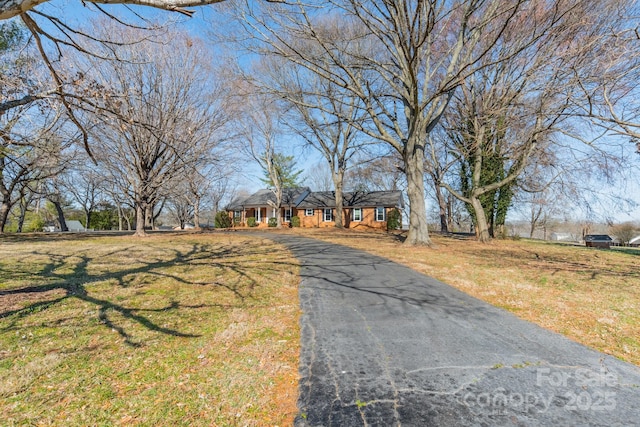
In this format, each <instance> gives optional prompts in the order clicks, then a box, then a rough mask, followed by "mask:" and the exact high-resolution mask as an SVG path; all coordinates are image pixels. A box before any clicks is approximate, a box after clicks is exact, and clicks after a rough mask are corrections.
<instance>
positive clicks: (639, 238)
mask: <svg viewBox="0 0 640 427" xmlns="http://www.w3.org/2000/svg"><path fill="white" fill-rule="evenodd" d="M629 246H640V236H636V237H634V238H633V239H631V240H629Z"/></svg>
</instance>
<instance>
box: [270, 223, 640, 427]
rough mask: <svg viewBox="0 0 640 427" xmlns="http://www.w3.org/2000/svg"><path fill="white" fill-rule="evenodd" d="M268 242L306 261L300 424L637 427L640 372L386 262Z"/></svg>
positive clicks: (312, 244)
mask: <svg viewBox="0 0 640 427" xmlns="http://www.w3.org/2000/svg"><path fill="white" fill-rule="evenodd" d="M268 237H269V238H271V239H274V240H278V241H280V242H281V243H284V244H285V245H287V246H288V247H289V248H290V249H291V250H292V251H293V253H294V254H295V256H296V257H297V258H298V259H299V260H300V261H301V263H302V269H301V275H302V283H301V286H300V301H301V305H302V310H303V316H302V320H301V322H302V325H301V326H302V350H301V360H300V374H301V380H300V397H299V401H298V407H299V410H300V414H299V416H298V417H297V419H296V425H297V426H361V425H368V426H392V425H404V426H430V425H433V426H499V425H523V426H530V425H531V426H533V425H549V426H552V425H553V426H560V425H561V426H584V425H602V426H633V425H640V369H639V368H638V367H636V366H634V365H631V364H627V363H624V362H621V361H619V360H617V359H615V358H613V357H610V356H607V355H605V354H602V353H599V352H596V351H593V350H591V349H588V348H586V347H584V346H582V345H579V344H576V343H574V342H572V341H570V340H568V339H566V338H564V337H562V336H560V335H558V334H555V333H553V332H549V331H547V330H545V329H542V328H540V327H538V326H535V325H533V324H531V323H528V322H525V321H522V320H520V319H518V318H516V317H515V316H513V315H511V314H509V313H508V312H506V311H503V310H500V309H498V308H495V307H493V306H490V305H488V304H486V303H484V302H482V301H479V300H477V299H475V298H472V297H470V296H468V295H466V294H464V293H462V292H460V291H458V290H456V289H454V288H452V287H450V286H448V285H445V284H443V283H441V282H439V281H437V280H434V279H431V278H429V277H426V276H424V275H421V274H419V273H417V272H414V271H413V270H410V269H409V268H406V267H403V266H401V265H398V264H396V263H393V262H391V261H388V260H385V259H382V258H379V257H376V256H372V255H369V254H366V253H364V252H362V251H358V250H355V249H350V248H347V247H344V246H340V245H334V244H329V243H324V242H320V241H317V240H313V239H307V238H301V237H296V236H288V235H278V234H273V235H269V236H268ZM403 250H410V248H407V249H403Z"/></svg>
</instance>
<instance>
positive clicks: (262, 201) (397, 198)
mask: <svg viewBox="0 0 640 427" xmlns="http://www.w3.org/2000/svg"><path fill="white" fill-rule="evenodd" d="M342 200H343V206H344V207H346V208H348V207H356V208H365V207H375V206H384V207H396V206H397V207H400V208H404V199H403V198H402V192H401V191H371V192H362V191H355V192H346V193H343V196H342ZM270 202H271V203H274V202H275V195H274V193H273V191H272V190H268V189H264V190H259V191H257V192H255V193H253V194H252V195H250V196H249V197H246V198H244V199H237V200H234V201H233V202H231V203H230V204H229V206H228V207H227V210H240V209H244V208H253V207H260V206H269V203H270ZM282 206H283V207H286V206H295V207H297V208H299V209H318V208H335V206H336V200H335V192H334V191H314V192H312V191H311V190H309V188H308V187H299V188H286V189H284V190H283V199H282Z"/></svg>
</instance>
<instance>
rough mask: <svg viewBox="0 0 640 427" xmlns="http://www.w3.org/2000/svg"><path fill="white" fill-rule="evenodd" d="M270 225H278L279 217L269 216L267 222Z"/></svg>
mask: <svg viewBox="0 0 640 427" xmlns="http://www.w3.org/2000/svg"><path fill="white" fill-rule="evenodd" d="M267 225H268V226H269V227H277V226H278V219H277V218H269V222H268V223H267Z"/></svg>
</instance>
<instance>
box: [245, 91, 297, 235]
mask: <svg viewBox="0 0 640 427" xmlns="http://www.w3.org/2000/svg"><path fill="white" fill-rule="evenodd" d="M247 83H248V82H247V81H244V82H241V83H240V85H242V86H244V88H245V91H243V93H242V95H243V96H242V97H240V98H239V99H242V103H243V108H242V109H241V112H240V113H239V115H238V118H241V119H240V120H239V121H238V122H237V123H238V125H239V128H240V129H239V130H238V134H239V135H242V137H244V138H245V139H246V141H247V146H246V147H245V148H246V150H247V151H248V153H249V155H250V156H251V158H252V159H253V160H254V161H255V162H256V163H257V164H258V165H259V166H260V168H261V169H262V170H263V171H264V173H265V179H264V180H263V181H264V182H266V183H267V184H268V185H269V187H270V189H271V191H272V192H273V195H274V200H269V201H268V204H269V205H270V206H271V207H272V208H273V210H274V211H275V214H276V216H275V218H276V221H277V227H278V228H280V227H282V215H281V208H282V201H283V199H284V189H285V186H286V183H285V182H283V178H286V177H285V176H283V174H282V172H283V170H282V166H284V165H282V163H283V161H286V156H285V155H284V154H283V153H281V152H279V151H278V149H277V142H278V139H279V138H280V137H281V136H282V133H283V132H282V130H281V127H282V126H281V124H280V122H279V120H278V116H279V115H280V110H279V106H278V104H277V103H276V102H275V101H274V100H273V99H272V98H270V97H268V96H265V95H263V94H260V92H259V91H258V90H257V88H256V87H254V86H252V85H250V84H249V85H247ZM247 88H248V89H247Z"/></svg>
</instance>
